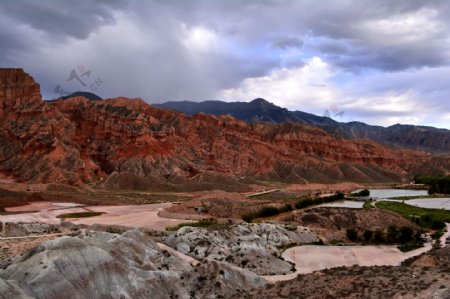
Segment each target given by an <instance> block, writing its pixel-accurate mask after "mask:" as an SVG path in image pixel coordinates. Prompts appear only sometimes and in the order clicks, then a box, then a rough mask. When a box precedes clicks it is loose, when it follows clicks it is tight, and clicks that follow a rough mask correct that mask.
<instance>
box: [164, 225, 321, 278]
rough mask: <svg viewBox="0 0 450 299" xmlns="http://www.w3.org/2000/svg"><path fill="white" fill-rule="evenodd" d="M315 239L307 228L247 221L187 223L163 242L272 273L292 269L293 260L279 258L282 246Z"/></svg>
mask: <svg viewBox="0 0 450 299" xmlns="http://www.w3.org/2000/svg"><path fill="white" fill-rule="evenodd" d="M317 241H319V239H318V238H317V236H316V235H314V234H313V233H311V232H310V231H309V230H308V229H306V228H300V229H299V231H298V232H297V231H289V230H287V229H286V228H284V227H283V226H280V225H276V224H270V223H259V224H248V223H246V224H240V225H234V226H231V227H229V228H226V229H219V230H207V229H204V228H195V227H188V226H186V227H183V228H181V229H179V230H178V231H177V232H176V233H175V234H173V235H171V236H169V237H168V238H167V239H166V240H165V244H167V245H169V246H171V247H173V248H176V249H177V250H178V251H180V252H182V253H184V254H187V255H189V256H192V257H194V258H196V259H199V260H205V259H212V260H217V261H226V262H229V263H232V264H235V265H236V266H239V267H242V268H245V269H248V270H251V271H253V272H255V273H257V274H259V275H275V274H286V273H290V272H292V271H293V265H292V264H290V263H288V262H286V261H284V260H282V259H280V258H278V256H277V255H279V254H280V253H281V251H282V249H284V248H286V247H288V246H293V245H300V244H305V243H313V242H317Z"/></svg>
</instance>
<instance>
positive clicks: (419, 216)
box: [376, 201, 450, 229]
mask: <svg viewBox="0 0 450 299" xmlns="http://www.w3.org/2000/svg"><path fill="white" fill-rule="evenodd" d="M376 207H377V208H380V209H385V210H389V211H392V212H395V213H397V214H399V215H401V216H403V217H404V218H407V219H409V220H411V221H413V222H415V223H417V224H418V225H420V226H422V227H426V228H432V229H441V228H442V223H443V222H450V211H449V210H439V209H425V208H419V207H415V206H411V205H408V204H405V203H402V202H393V201H379V202H377V203H376Z"/></svg>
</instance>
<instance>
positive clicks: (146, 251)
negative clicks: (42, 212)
mask: <svg viewBox="0 0 450 299" xmlns="http://www.w3.org/2000/svg"><path fill="white" fill-rule="evenodd" d="M265 284H266V282H265V281H264V280H263V279H262V278H260V277H259V276H258V275H256V274H254V273H252V272H250V271H248V270H245V269H241V268H238V267H235V266H232V265H231V264H229V263H226V262H219V261H213V260H205V261H203V262H201V263H199V264H198V265H196V266H192V265H191V264H190V263H188V262H187V261H185V260H183V259H180V258H179V257H177V256H175V255H172V254H171V253H170V252H169V251H166V250H163V249H160V247H159V246H158V245H157V244H156V243H155V242H154V241H153V240H152V239H151V238H150V237H149V236H147V235H145V234H144V233H142V232H138V231H128V232H125V233H123V234H122V235H117V234H110V233H105V232H92V231H89V232H87V233H86V236H80V237H60V238H58V239H55V240H52V241H47V242H45V243H43V244H41V245H39V246H38V247H36V248H34V249H33V250H31V251H29V252H28V253H27V254H25V255H23V256H21V257H18V258H17V259H16V260H14V262H13V263H12V264H11V265H9V266H8V267H7V268H6V269H5V270H3V271H0V294H1V295H0V298H49V299H51V298H55V299H57V298H58V299H59V298H83V299H84V298H146V297H151V298H155V299H159V298H220V297H222V298H223V297H226V298H228V297H230V296H231V295H234V294H236V293H237V292H242V291H250V290H252V289H255V288H259V287H262V286H264V285H265ZM50 285H51V287H49V286H50Z"/></svg>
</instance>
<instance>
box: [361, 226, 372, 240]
mask: <svg viewBox="0 0 450 299" xmlns="http://www.w3.org/2000/svg"><path fill="white" fill-rule="evenodd" d="M372 236H373V231H372V230H370V229H366V230H365V231H364V234H363V237H364V240H365V241H366V242H370V240H371V239H372Z"/></svg>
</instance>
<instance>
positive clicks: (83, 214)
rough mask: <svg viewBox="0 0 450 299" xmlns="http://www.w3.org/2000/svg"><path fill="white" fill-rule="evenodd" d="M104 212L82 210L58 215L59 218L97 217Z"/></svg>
mask: <svg viewBox="0 0 450 299" xmlns="http://www.w3.org/2000/svg"><path fill="white" fill-rule="evenodd" d="M101 214H103V213H102V212H80V213H67V214H61V215H58V216H57V218H87V217H95V216H100V215H101Z"/></svg>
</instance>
